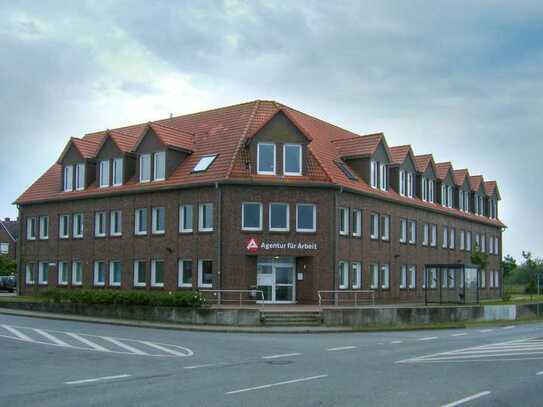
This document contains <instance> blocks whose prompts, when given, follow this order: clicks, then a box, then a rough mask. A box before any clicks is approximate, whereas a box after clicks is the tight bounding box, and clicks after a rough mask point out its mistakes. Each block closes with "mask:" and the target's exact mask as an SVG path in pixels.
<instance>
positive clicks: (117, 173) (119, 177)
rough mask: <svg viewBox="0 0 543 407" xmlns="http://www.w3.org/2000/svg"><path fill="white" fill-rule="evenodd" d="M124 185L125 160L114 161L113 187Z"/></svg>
mask: <svg viewBox="0 0 543 407" xmlns="http://www.w3.org/2000/svg"><path fill="white" fill-rule="evenodd" d="M122 184H123V159H122V158H115V159H114V160H113V185H114V186H119V185H122Z"/></svg>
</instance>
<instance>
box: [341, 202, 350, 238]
mask: <svg viewBox="0 0 543 407" xmlns="http://www.w3.org/2000/svg"><path fill="white" fill-rule="evenodd" d="M349 221H350V217H349V208H339V234H340V235H341V236H347V235H348V234H349Z"/></svg>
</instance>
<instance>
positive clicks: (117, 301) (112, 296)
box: [42, 288, 206, 308]
mask: <svg viewBox="0 0 543 407" xmlns="http://www.w3.org/2000/svg"><path fill="white" fill-rule="evenodd" d="M42 295H43V296H44V297H45V298H46V300H47V301H49V302H56V303H61V302H69V303H74V304H111V305H149V306H167V307H192V308H199V307H202V306H204V305H205V304H206V300H205V298H204V297H203V296H202V295H201V294H200V293H198V292H195V291H191V292H186V291H185V292H182V291H180V292H174V293H148V292H144V291H117V290H87V289H78V288H77V289H51V290H47V291H46V292H44V293H43V294H42Z"/></svg>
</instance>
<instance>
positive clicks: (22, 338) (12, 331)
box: [2, 325, 33, 342]
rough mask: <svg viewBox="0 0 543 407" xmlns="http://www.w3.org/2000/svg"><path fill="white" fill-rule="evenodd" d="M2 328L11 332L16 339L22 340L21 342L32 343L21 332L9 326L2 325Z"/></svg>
mask: <svg viewBox="0 0 543 407" xmlns="http://www.w3.org/2000/svg"><path fill="white" fill-rule="evenodd" d="M2 328H4V329H6V330H8V331H9V332H11V333H12V334H13V335H15V336H16V337H17V338H19V339H21V340H23V341H29V342H33V341H32V339H30V338H29V337H28V336H26V335H25V334H24V333H22V332H21V331H19V330H18V329H15V328H13V327H12V326H9V325H2Z"/></svg>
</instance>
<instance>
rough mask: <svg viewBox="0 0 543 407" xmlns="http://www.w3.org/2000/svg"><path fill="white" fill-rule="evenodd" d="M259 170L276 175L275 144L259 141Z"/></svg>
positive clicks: (260, 172)
mask: <svg viewBox="0 0 543 407" xmlns="http://www.w3.org/2000/svg"><path fill="white" fill-rule="evenodd" d="M256 166H257V172H258V173H259V174H265V175H275V144H273V143H258V145H257V164H256Z"/></svg>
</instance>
